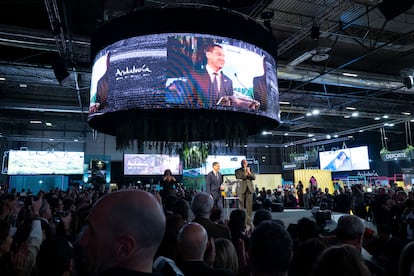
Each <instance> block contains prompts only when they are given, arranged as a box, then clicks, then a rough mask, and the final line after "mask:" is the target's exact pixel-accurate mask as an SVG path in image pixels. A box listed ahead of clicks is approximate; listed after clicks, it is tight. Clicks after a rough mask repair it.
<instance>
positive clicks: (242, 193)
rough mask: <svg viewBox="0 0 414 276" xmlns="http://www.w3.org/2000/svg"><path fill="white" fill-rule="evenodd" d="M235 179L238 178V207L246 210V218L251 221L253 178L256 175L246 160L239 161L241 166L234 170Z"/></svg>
mask: <svg viewBox="0 0 414 276" xmlns="http://www.w3.org/2000/svg"><path fill="white" fill-rule="evenodd" d="M235 175H236V179H240V180H241V181H240V184H239V188H238V191H237V195H238V197H239V200H240V208H241V209H244V210H246V214H247V219H248V221H251V219H252V211H253V193H254V185H253V180H255V179H256V175H255V174H254V172H253V170H252V169H251V168H250V167H249V166H248V163H247V160H246V159H243V160H242V161H241V168H239V169H237V170H236V171H235Z"/></svg>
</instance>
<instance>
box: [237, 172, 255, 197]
mask: <svg viewBox="0 0 414 276" xmlns="http://www.w3.org/2000/svg"><path fill="white" fill-rule="evenodd" d="M250 172H251V175H248V176H245V175H244V168H240V169H237V170H236V171H235V174H236V179H240V180H241V181H240V184H239V193H244V192H246V188H248V189H249V192H250V193H252V194H253V193H254V185H253V180H255V179H256V175H255V174H254V172H253V170H252V168H250Z"/></svg>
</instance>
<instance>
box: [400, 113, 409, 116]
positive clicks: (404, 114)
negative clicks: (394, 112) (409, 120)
mask: <svg viewBox="0 0 414 276" xmlns="http://www.w3.org/2000/svg"><path fill="white" fill-rule="evenodd" d="M401 114H402V115H407V116H411V112H401Z"/></svg>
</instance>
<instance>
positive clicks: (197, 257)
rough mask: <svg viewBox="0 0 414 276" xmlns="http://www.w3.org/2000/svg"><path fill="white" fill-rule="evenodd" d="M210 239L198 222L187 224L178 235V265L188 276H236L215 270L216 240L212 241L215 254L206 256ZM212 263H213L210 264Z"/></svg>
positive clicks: (228, 272)
mask: <svg viewBox="0 0 414 276" xmlns="http://www.w3.org/2000/svg"><path fill="white" fill-rule="evenodd" d="M208 242H209V239H208V235H207V231H206V229H204V227H203V226H202V225H200V224H198V223H196V222H190V223H187V224H185V225H184V226H183V227H182V228H181V229H180V232H179V233H178V238H177V255H178V257H177V259H178V260H177V265H178V267H179V268H180V269H181V271H182V272H184V275H186V276H192V275H194V276H204V275H205V276H207V275H236V274H235V273H233V272H231V271H230V270H222V269H214V268H212V267H211V264H213V263H214V259H215V258H214V257H213V256H214V255H215V248H214V240H213V239H210V246H212V248H211V249H214V252H211V253H210V254H207V255H208V257H207V260H205V254H206V250H207V245H208ZM210 262H211V263H210Z"/></svg>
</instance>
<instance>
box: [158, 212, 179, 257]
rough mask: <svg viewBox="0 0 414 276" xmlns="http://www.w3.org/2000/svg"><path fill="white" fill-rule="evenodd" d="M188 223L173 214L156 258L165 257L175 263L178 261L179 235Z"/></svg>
mask: <svg viewBox="0 0 414 276" xmlns="http://www.w3.org/2000/svg"><path fill="white" fill-rule="evenodd" d="M185 223H186V222H185V221H184V219H183V218H182V216H180V215H178V214H173V215H170V216H168V217H167V219H166V226H165V233H164V236H163V238H162V241H161V244H160V246H159V247H158V249H157V253H156V256H157V257H159V256H163V257H165V258H169V259H171V260H173V261H176V260H177V235H178V232H179V230H180V229H181V227H182V226H183V225H184V224H185Z"/></svg>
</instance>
